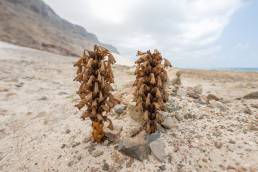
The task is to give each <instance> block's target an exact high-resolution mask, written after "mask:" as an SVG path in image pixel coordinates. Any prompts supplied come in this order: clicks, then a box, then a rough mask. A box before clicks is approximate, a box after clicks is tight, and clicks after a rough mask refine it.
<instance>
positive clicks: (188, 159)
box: [0, 43, 258, 172]
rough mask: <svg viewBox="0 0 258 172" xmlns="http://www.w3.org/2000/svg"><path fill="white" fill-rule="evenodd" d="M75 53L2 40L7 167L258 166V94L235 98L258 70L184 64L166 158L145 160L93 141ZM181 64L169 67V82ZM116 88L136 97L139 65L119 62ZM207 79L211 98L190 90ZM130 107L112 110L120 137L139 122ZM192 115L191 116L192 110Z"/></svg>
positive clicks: (1, 109)
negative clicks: (82, 105)
mask: <svg viewBox="0 0 258 172" xmlns="http://www.w3.org/2000/svg"><path fill="white" fill-rule="evenodd" d="M75 60H76V59H75V58H71V57H63V56H58V55H54V54H50V53H46V52H41V51H37V50H32V49H27V48H20V47H16V46H12V45H9V44H5V43H0V171H3V172H7V171H8V172H16V171H19V172H20V171H32V172H36V171H54V172H57V171H59V172H63V171H68V172H69V171H92V172H93V171H104V170H106V171H128V172H130V171H131V172H135V171H142V172H143V171H148V172H149V171H204V172H206V171H217V172H220V171H241V172H242V171H250V172H254V171H258V122H257V121H258V109H257V108H258V100H257V99H256V100H245V99H236V98H239V97H242V96H244V95H245V94H247V93H249V92H252V91H257V89H258V73H237V72H217V71H201V70H182V86H181V87H180V89H179V91H178V95H177V96H173V95H172V90H173V86H172V85H171V82H169V84H168V91H169V93H171V95H170V97H169V102H168V104H167V106H172V107H173V108H171V110H170V112H168V113H166V114H167V115H168V116H170V117H171V118H172V119H173V127H172V128H171V129H169V130H164V129H162V128H160V129H159V132H160V133H161V137H160V140H161V141H162V142H164V144H165V153H166V158H165V160H164V162H159V161H158V160H157V159H156V158H155V157H154V156H152V155H150V156H149V158H148V159H146V160H144V161H142V162H141V161H138V160H135V159H132V158H129V157H127V156H125V155H123V154H121V153H120V152H119V151H117V150H116V146H117V144H114V143H111V144H108V145H106V144H98V145H96V144H93V143H91V141H90V139H89V138H90V137H89V135H90V131H91V129H90V121H89V120H87V121H81V120H80V114H81V112H79V111H78V110H77V109H76V108H75V107H74V105H75V104H76V102H77V101H78V97H77V96H76V94H75V91H76V90H77V88H78V84H77V83H75V82H73V77H74V72H75V69H74V68H73V63H74V62H75ZM177 70H178V69H173V70H169V78H170V81H171V80H173V78H174V77H175V72H176V71H177ZM114 74H115V82H116V84H115V85H114V88H115V94H116V95H120V96H121V97H122V99H123V103H124V104H127V103H130V102H131V100H132V89H131V85H132V82H133V80H134V78H135V77H134V75H133V74H132V69H131V68H129V67H125V66H115V67H114ZM196 85H201V88H202V93H200V94H201V97H205V96H206V95H207V94H209V93H212V94H215V95H216V96H217V97H219V98H221V100H220V101H213V102H212V103H210V104H208V103H206V102H205V101H203V100H202V98H201V99H193V98H191V97H189V96H187V90H188V89H189V87H191V88H193V87H195V86H196ZM128 113H129V112H127V111H125V112H124V114H122V115H116V114H113V115H111V118H112V120H113V123H114V124H115V126H116V127H117V128H119V127H121V128H123V130H122V133H121V138H126V137H128V136H129V135H130V132H131V130H132V129H133V128H135V127H138V126H140V124H139V123H138V122H137V121H134V120H133V119H132V118H131V117H130V114H128ZM189 114H190V115H189Z"/></svg>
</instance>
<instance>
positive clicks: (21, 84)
mask: <svg viewBox="0 0 258 172" xmlns="http://www.w3.org/2000/svg"><path fill="white" fill-rule="evenodd" d="M23 84H24V83H23V82H20V83H18V84H15V86H16V87H22V86H23Z"/></svg>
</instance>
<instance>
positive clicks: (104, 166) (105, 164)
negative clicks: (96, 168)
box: [102, 160, 109, 171]
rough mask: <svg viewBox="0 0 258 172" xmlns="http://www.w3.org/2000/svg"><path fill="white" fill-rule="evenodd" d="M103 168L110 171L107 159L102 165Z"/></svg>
mask: <svg viewBox="0 0 258 172" xmlns="http://www.w3.org/2000/svg"><path fill="white" fill-rule="evenodd" d="M102 170H104V171H108V170H109V165H108V163H107V162H106V161H105V160H104V164H103V166H102Z"/></svg>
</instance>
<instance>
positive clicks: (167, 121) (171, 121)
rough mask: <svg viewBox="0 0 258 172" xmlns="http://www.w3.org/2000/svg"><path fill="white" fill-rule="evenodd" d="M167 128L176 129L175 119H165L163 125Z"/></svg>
mask: <svg viewBox="0 0 258 172" xmlns="http://www.w3.org/2000/svg"><path fill="white" fill-rule="evenodd" d="M161 124H162V125H163V126H164V127H165V128H167V129H171V128H174V127H175V126H176V125H175V124H176V121H175V118H171V117H169V118H165V119H164V121H163V122H162V123H161Z"/></svg>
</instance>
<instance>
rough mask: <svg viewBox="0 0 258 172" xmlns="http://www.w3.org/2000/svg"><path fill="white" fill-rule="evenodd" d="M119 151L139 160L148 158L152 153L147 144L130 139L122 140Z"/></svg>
mask: <svg viewBox="0 0 258 172" xmlns="http://www.w3.org/2000/svg"><path fill="white" fill-rule="evenodd" d="M118 151H120V152H121V153H123V154H125V155H127V156H130V157H132V158H135V159H137V160H139V161H143V160H144V159H146V158H147V157H148V155H149V153H150V149H149V147H148V145H147V144H137V143H132V142H129V141H120V143H119V145H118Z"/></svg>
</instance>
